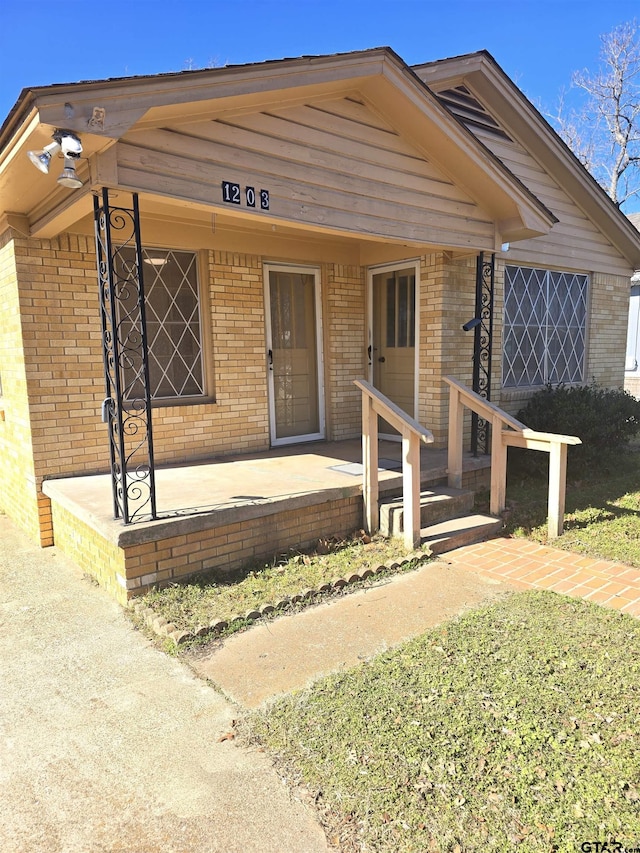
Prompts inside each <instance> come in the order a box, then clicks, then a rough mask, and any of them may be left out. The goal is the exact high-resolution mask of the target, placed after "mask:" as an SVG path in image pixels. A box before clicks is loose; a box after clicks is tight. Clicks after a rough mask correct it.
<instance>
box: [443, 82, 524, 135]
mask: <svg viewBox="0 0 640 853" xmlns="http://www.w3.org/2000/svg"><path fill="white" fill-rule="evenodd" d="M437 95H438V98H439V99H440V100H441V101H442V103H443V104H445V106H447V107H449V109H450V110H451V112H452V113H453V114H454V115H455V116H457V117H458V118H459V119H460V121H462V122H463V123H464V124H466V125H467V127H469V126H470V129H473V128H474V127H479V128H481V129H482V130H486V131H487V132H488V133H491V134H493V135H494V136H500V137H501V138H502V139H508V140H509V142H512V141H513V140H512V139H511V137H510V136H509V135H508V134H506V133H505V132H504V130H503V129H502V128H501V127H500V125H499V124H498V122H497V121H496V120H495V119H494V118H493V116H492V115H490V113H488V112H487V111H486V110H485V108H484V107H483V106H482V104H481V103H480V101H478V100H476V98H475V97H474V96H473V95H472V94H471V92H470V91H469V90H468V89H467V87H466V86H456V87H455V88H454V89H445V90H444V91H443V92H437Z"/></svg>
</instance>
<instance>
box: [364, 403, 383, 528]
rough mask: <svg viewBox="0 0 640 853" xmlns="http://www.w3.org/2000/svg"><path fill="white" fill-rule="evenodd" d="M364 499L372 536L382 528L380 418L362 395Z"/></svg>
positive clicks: (366, 518) (366, 522)
mask: <svg viewBox="0 0 640 853" xmlns="http://www.w3.org/2000/svg"><path fill="white" fill-rule="evenodd" d="M362 465H363V468H364V471H363V480H362V486H363V488H362V497H363V500H364V527H365V530H366V531H367V533H368V534H369V535H370V536H373V535H374V534H375V533H377V532H378V530H379V528H380V508H379V506H378V416H377V414H376V413H375V411H374V409H373V400H372V399H371V397H369V395H368V394H363V395H362Z"/></svg>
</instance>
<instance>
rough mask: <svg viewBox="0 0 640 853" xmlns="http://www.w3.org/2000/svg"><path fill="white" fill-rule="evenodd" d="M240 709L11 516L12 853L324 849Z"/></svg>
mask: <svg viewBox="0 0 640 853" xmlns="http://www.w3.org/2000/svg"><path fill="white" fill-rule="evenodd" d="M236 714H237V709H235V708H234V707H233V706H232V705H231V704H230V703H229V702H227V701H225V700H224V699H223V698H222V697H221V696H220V695H219V694H218V693H216V692H215V691H214V690H213V689H212V688H211V687H210V686H208V685H206V684H205V683H204V682H202V681H200V680H199V679H197V678H196V677H195V676H193V675H192V674H191V673H190V672H189V670H188V669H187V668H186V667H185V666H184V665H183V664H181V663H179V662H178V661H177V660H175V659H172V658H170V657H167V656H166V655H165V654H163V653H162V652H160V651H158V650H156V649H155V648H153V647H152V646H151V645H150V644H149V643H148V642H147V641H146V640H145V638H144V637H143V636H141V635H140V634H139V633H137V632H136V631H135V630H133V628H132V627H131V625H130V623H129V622H128V621H127V620H126V618H125V616H124V614H123V613H122V610H121V609H120V608H119V606H118V605H116V604H115V603H113V602H112V601H111V600H110V599H109V598H108V597H107V596H106V595H105V593H104V592H103V591H101V590H100V589H99V588H98V587H96V586H94V585H93V584H92V583H91V582H89V581H88V580H86V579H84V578H83V577H82V576H81V575H80V573H79V570H78V569H77V568H76V567H75V566H73V565H72V564H71V563H69V562H68V561H67V560H66V559H65V558H64V557H63V556H62V555H60V554H59V553H58V552H56V549H55V548H49V549H46V550H40V549H39V548H37V547H36V546H35V545H31V544H30V543H29V542H28V541H27V540H26V539H25V538H24V537H23V536H22V535H21V534H20V533H18V532H17V531H16V529H15V528H14V527H13V526H12V525H11V524H10V522H9V521H8V520H7V519H6V518H5V517H3V516H0V795H1V801H2V809H0V850H2V853H115V851H121V853H215V851H225V853H254V851H255V853H263V852H264V853H287V851H296V853H298V851H300V853H302V851H304V853H316V851H318V853H319V851H326V850H327V849H328V847H327V843H326V840H325V837H324V833H323V832H322V830H321V828H320V827H319V825H318V824H317V823H316V821H315V818H314V817H313V815H312V814H311V812H310V811H309V810H307V808H306V807H305V806H304V805H303V804H302V803H301V802H298V801H296V800H295V799H292V797H291V795H290V794H289V791H288V790H287V788H286V787H285V786H284V785H283V783H282V782H281V781H280V779H279V778H278V776H277V775H276V773H275V772H274V770H273V769H272V767H271V765H270V763H269V760H268V758H267V757H266V755H265V754H264V753H260V752H252V751H249V750H246V749H242V748H239V747H238V746H236V744H235V743H234V742H233V741H231V740H224V741H220V738H221V737H223V736H224V735H225V734H226V733H227V732H229V731H230V729H231V724H232V720H233V717H234V716H235V715H236Z"/></svg>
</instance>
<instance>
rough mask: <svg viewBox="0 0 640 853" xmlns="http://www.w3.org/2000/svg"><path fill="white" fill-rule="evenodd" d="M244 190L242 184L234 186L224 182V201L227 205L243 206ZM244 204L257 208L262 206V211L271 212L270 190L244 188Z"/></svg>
mask: <svg viewBox="0 0 640 853" xmlns="http://www.w3.org/2000/svg"><path fill="white" fill-rule="evenodd" d="M242 196H243V193H242V189H241V187H240V184H232V183H231V181H223V182H222V201H224V202H226V203H227V204H242ZM244 203H245V205H246V206H247V207H255V206H256V204H257V203H259V204H260V210H269V190H259V191H258V192H256V190H255V187H245V188H244Z"/></svg>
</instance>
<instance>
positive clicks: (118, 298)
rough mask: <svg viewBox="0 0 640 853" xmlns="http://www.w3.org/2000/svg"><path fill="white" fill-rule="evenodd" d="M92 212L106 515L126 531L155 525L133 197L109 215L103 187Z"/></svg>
mask: <svg viewBox="0 0 640 853" xmlns="http://www.w3.org/2000/svg"><path fill="white" fill-rule="evenodd" d="M93 207H94V218H95V234H96V255H97V262H98V287H99V297H100V317H101V322H102V354H103V363H104V378H105V388H106V397H105V400H104V403H103V404H102V417H103V421H104V422H105V423H106V424H108V431H109V455H110V464H111V485H112V492H113V514H114V518H122V520H123V521H124V523H125V524H130V523H131V522H133V521H142V520H150V519H155V518H157V511H156V487H155V465H154V457H153V429H152V418H151V387H150V383H149V351H148V344H147V323H146V316H145V298H144V282H143V270H142V248H141V242H140V213H139V209H138V196H137V195H136V194H133V206H132V208H131V209H128V208H123V207H111V206H110V204H109V190H108V189H107V188H106V187H104V188H103V190H102V197H101V198H100V197H98V196H94V200H93Z"/></svg>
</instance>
